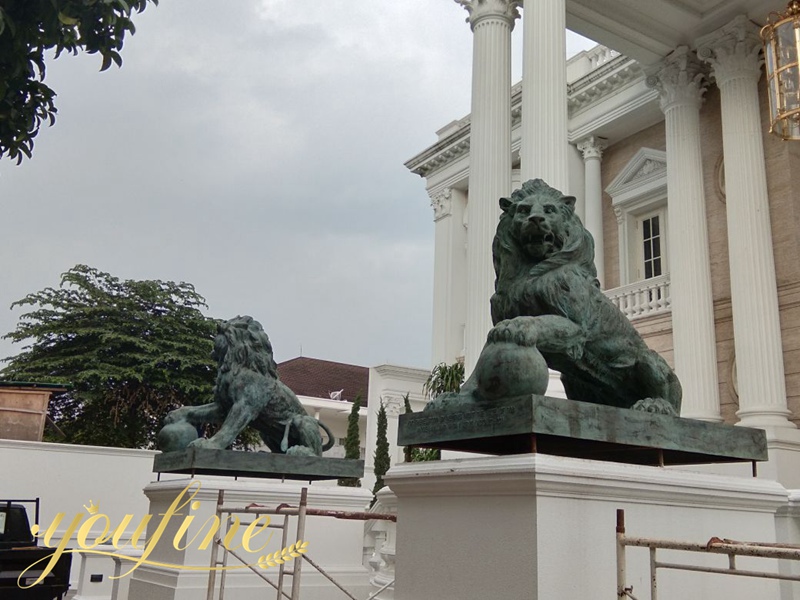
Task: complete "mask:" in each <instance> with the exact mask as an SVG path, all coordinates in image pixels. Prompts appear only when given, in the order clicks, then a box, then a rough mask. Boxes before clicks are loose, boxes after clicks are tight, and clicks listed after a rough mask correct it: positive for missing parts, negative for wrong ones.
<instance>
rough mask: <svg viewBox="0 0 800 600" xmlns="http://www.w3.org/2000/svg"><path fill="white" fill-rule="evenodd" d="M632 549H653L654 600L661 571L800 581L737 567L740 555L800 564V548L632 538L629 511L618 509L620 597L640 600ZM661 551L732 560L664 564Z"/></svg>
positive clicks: (651, 560) (651, 580) (750, 543)
mask: <svg viewBox="0 0 800 600" xmlns="http://www.w3.org/2000/svg"><path fill="white" fill-rule="evenodd" d="M628 546H633V547H639V548H648V549H649V550H650V600H658V581H657V573H658V569H674V570H680V571H695V572H701V573H716V574H720V575H739V576H742V577H761V578H765V579H780V580H784V581H800V575H790V574H783V573H776V572H774V571H758V570H754V569H740V568H738V566H737V564H736V558H737V557H739V556H747V557H759V558H773V559H781V560H798V561H800V546H796V545H793V544H778V543H772V542H768V543H764V542H739V541H735V540H729V539H721V538H718V537H712V538H711V539H709V540H708V542H706V543H705V544H701V543H693V542H682V541H675V540H663V539H655V538H641V537H630V536H627V535H626V534H625V511H624V510H622V509H618V510H617V598H630V599H631V600H638V599H637V598H636V596H634V595H633V586H632V585H629V584H628V583H627V564H626V553H625V549H626V548H627V547H628ZM658 550H682V551H684V552H698V553H704V554H724V555H727V557H728V566H727V567H707V566H703V565H696V564H693V565H690V564H684V563H675V562H664V561H660V560H658V555H657V551H658Z"/></svg>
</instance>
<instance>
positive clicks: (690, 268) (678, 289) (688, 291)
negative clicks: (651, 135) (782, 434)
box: [648, 46, 721, 421]
mask: <svg viewBox="0 0 800 600" xmlns="http://www.w3.org/2000/svg"><path fill="white" fill-rule="evenodd" d="M704 81H705V74H704V73H703V70H702V68H701V64H700V62H699V61H698V60H697V58H696V57H695V56H694V55H693V54H692V53H691V52H690V51H689V49H688V48H687V47H686V46H681V47H679V48H677V49H676V50H675V51H674V52H672V54H670V55H669V56H668V57H667V58H666V59H665V61H664V64H663V65H662V66H661V69H660V70H659V71H658V73H657V74H655V75H651V76H650V77H648V85H651V86H652V87H654V88H655V89H657V90H658V92H659V95H660V102H661V110H663V111H664V121H665V127H666V138H667V140H666V141H667V194H668V198H669V200H668V202H669V205H668V225H669V240H668V252H669V266H670V286H671V292H672V337H673V347H674V350H675V372H676V373H677V375H678V377H679V378H680V380H681V385H682V386H683V407H682V410H681V414H682V416H684V417H688V418H693V419H702V420H705V421H720V420H721V418H720V414H719V387H718V384H717V347H716V337H715V335H714V309H713V308H714V307H713V296H712V294H711V267H710V261H709V253H708V229H707V227H706V201H705V193H704V191H703V165H702V158H701V152H700V105H701V104H702V102H703V94H704V92H705V83H704Z"/></svg>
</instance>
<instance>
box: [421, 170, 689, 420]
mask: <svg viewBox="0 0 800 600" xmlns="http://www.w3.org/2000/svg"><path fill="white" fill-rule="evenodd" d="M500 208H501V209H502V211H503V212H502V215H501V217H500V222H499V223H498V226H497V233H496V235H495V238H494V242H493V246H492V253H493V258H494V268H495V274H496V279H495V293H494V295H493V296H492V299H491V311H492V322H493V323H494V328H493V329H492V330H491V331H490V332H489V334H488V336H487V341H486V345H485V346H484V348H483V350H482V351H481V354H480V356H479V358H478V361H477V364H476V366H475V370H474V371H473V373H472V375H471V376H470V378H469V379H468V380H467V381H466V382H465V384H464V385H463V386H462V389H461V392H460V393H458V394H449V395H444V396H440V397H439V398H437V399H436V400H434V402H433V403H432V405H431V408H434V409H435V408H436V407H437V406H447V405H452V404H460V403H474V402H487V401H494V400H498V399H501V398H509V397H515V396H522V395H526V394H543V393H544V392H545V390H546V389H547V381H548V372H547V367H548V366H549V367H550V368H551V369H555V370H557V371H560V372H561V374H562V375H561V380H562V382H563V384H564V389H565V391H566V393H567V397H568V398H570V399H572V400H580V401H584V402H594V403H597V404H604V405H608V406H615V407H620V408H633V409H638V410H646V411H650V412H658V413H663V414H670V415H676V416H677V415H678V414H679V413H680V407H681V386H680V383H679V381H678V378H677V377H676V376H675V373H673V371H672V370H671V369H670V367H669V366H668V365H667V363H666V362H665V361H664V359H662V358H661V357H660V356H659V355H658V354H657V353H656V352H654V351H653V350H650V349H649V348H648V347H647V345H646V344H645V343H644V341H643V340H642V338H641V337H640V336H639V334H638V333H637V332H636V330H635V329H634V328H633V326H632V325H631V324H630V322H629V321H628V319H627V318H626V317H625V316H624V315H623V314H622V313H621V312H620V311H619V310H618V309H617V308H616V307H615V306H614V305H613V304H612V303H611V301H610V300H609V299H608V298H606V296H605V295H604V294H603V292H602V291H601V290H600V286H599V283H598V282H597V270H596V269H595V266H594V241H593V240H592V236H591V235H590V234H589V232H587V231H586V229H585V228H584V227H583V224H582V223H581V221H580V219H579V218H578V217H577V216H576V215H575V198H574V197H572V196H565V195H563V194H562V193H561V192H559V191H558V190H556V189H553V188H551V187H550V186H548V185H547V184H546V183H545V182H544V181H542V180H541V179H536V180H532V181H528V182H526V183H525V184H523V185H522V187H521V188H520V189H518V190H516V191H515V192H514V193H513V194H512V195H511V197H510V198H502V199H501V200H500Z"/></svg>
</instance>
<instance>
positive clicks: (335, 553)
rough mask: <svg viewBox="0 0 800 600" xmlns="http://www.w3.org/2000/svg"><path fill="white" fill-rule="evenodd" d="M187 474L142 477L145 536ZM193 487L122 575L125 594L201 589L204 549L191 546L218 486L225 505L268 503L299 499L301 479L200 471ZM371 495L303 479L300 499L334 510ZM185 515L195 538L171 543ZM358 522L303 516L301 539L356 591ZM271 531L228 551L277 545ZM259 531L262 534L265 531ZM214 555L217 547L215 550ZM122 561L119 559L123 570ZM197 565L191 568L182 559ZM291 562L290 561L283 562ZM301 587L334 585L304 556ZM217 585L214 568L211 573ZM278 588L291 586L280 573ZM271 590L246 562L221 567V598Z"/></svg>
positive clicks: (312, 595)
mask: <svg viewBox="0 0 800 600" xmlns="http://www.w3.org/2000/svg"><path fill="white" fill-rule="evenodd" d="M191 481H198V479H194V480H193V479H188V478H187V479H176V480H170V481H160V482H155V483H151V484H150V485H148V486H147V487H146V488H145V490H144V492H145V494H146V495H147V497H148V498H149V500H150V510H149V513H150V514H151V515H153V518H152V520H151V521H150V523H149V524H148V531H147V537H148V540H151V539H152V538H153V535H154V533H155V531H156V529H157V527H158V526H159V523H160V521H161V515H163V514H164V513H165V512H166V511H167V509H168V507H169V506H170V505H171V504H172V502H173V501H174V500H175V498H176V496H177V495H178V494H180V493H181V491H182V490H183V489H184V488H185V487H186V485H187V484H188V483H190V482H191ZM199 481H200V482H201V487H200V490H199V492H198V493H197V494H196V495H195V497H194V501H199V505H196V507H193V508H191V510H187V509H188V506H187V508H184V510H182V511H181V512H182V515H181V516H179V517H173V518H171V519H170V520H169V522H168V524H167V527H166V529H165V530H164V532H163V534H162V535H161V538H160V541H159V543H157V544H156V545H155V546H154V550H153V552H152V553H151V554H150V555H149V557H148V561H149V562H150V563H161V564H143V565H141V566H140V567H138V568H137V569H136V571H135V572H134V573H133V574H132V575H130V577H131V582H130V591H129V595H128V599H129V600H196V599H197V598H205V597H206V589H207V586H208V569H207V567H208V565H209V562H210V556H211V554H210V553H211V549H210V547H209V548H207V549H205V550H200V549H199V548H198V546H199V545H200V542H201V541H202V539H203V537H204V536H205V532H206V531H208V526H204V524H205V523H206V520H207V519H209V518H210V517H212V516H213V515H214V512H215V510H216V502H217V496H218V493H219V490H225V499H224V504H225V505H226V506H231V505H235V506H246V505H248V504H250V503H256V504H260V505H263V506H266V507H271V508H274V507H276V506H277V505H279V504H283V503H285V504H289V505H291V506H297V505H298V503H299V501H300V492H301V489H302V488H303V487H308V484H305V486H304V484H300V483H295V482H273V481H231V480H229V479H212V478H200V479H199ZM371 498H372V494H370V493H369V492H368V491H367V490H363V489H360V488H341V487H334V486H316V485H313V486H310V487H308V506H309V507H310V508H319V509H327V510H339V511H363V510H365V508H366V506H367V505H368V504H369V502H370V500H371ZM186 515H191V516H194V517H195V518H194V520H193V522H192V524H191V525H190V526H189V528H188V536H187V537H185V538H183V544H179V546H182V545H185V544H186V539H190V540H191V539H192V538H193V537H194V536H195V535H196V534H197V533H198V532H200V531H202V532H203V533H201V534H200V535H198V536H197V539H196V540H195V541H194V542H193V543H190V544H189V547H188V548H186V549H185V550H177V549H176V548H175V547H174V546H173V538H174V536H175V533H176V532H177V531H178V529H179V527H180V526H181V523H182V522H183V520H184V517H185V516H186ZM238 516H239V517H240V519H241V522H242V527H241V528H240V530H239V534H238V536H236V538H235V540H234V545H240V544H241V541H242V539H241V538H242V532H243V531H244V529H245V524H246V523H249V522H251V521H252V520H253V517H252V516H250V515H244V514H240V515H238ZM282 521H283V517H280V516H272V523H274V524H278V523H282ZM363 529H364V524H363V522H362V521H344V520H338V519H335V518H331V517H319V516H309V517H307V519H306V528H305V536H304V540H305V541H308V542H309V546H308V554H307V556H308V557H310V558H311V559H312V560H314V562H316V563H317V564H319V565H320V566H322V567H323V568H324V569H325V570H326V571H327V572H328V573H330V574H331V575H332V576H333V577H334V578H335V579H336V580H337V581H338V582H339V583H341V584H342V585H343V586H344V587H345V588H347V589H348V590H350V591H351V592H352V593H354V594H355V595H357V596H364V597H366V596H367V592H368V591H369V590H370V583H369V574H368V570H367V569H366V568H365V567H364V566H363V564H362V560H363V548H362V542H363ZM270 531H274V535H273V537H272V538H271V540H270V541H269V543H268V544H267V545H266V547H265V548H263V549H262V550H260V551H258V552H255V553H247V552H246V551H245V550H244V549H242V548H239V549H238V550H236V552H237V553H238V554H240V555H242V556H244V557H245V558H247V559H248V562H251V563H257V560H258V558H259V556H262V555H264V554H269V553H272V552H276V551H280V550H281V548H282V547H283V546H282V544H281V531H280V530H270ZM265 535H266V534H265ZM264 540H266V538H265V537H264V536H259V537H258V538H256V539H254V541H253V543H252V544H251V548H253V549H255V548H256V547H258V546H260V545H262V544H263V543H264ZM295 541H297V540H296V519H294V518H292V519H290V524H289V534H288V536H287V544H293V543H294V542H295ZM219 559H220V560H221V559H222V552H220V554H219ZM228 564H229V565H235V564H239V563H238V561H236V559H235V558H233V557H230V558H229V559H228ZM174 565H181V566H183V567H184V568H177V567H176V566H174ZM129 566H130V565H125V564H123V572H124V571H125V569H126V568H127V567H129ZM187 566H191V567H197V568H196V569H195V570H190V569H186V568H185V567H187ZM289 568H292V564H291V563H290V564H289ZM261 572H262V573H263V574H264V575H266V576H267V577H269V578H270V579H272V580H273V581H274V580H276V579H277V575H278V570H277V568H269V569H266V570H263V571H261ZM301 581H302V584H301V593H302V598H303V600H324V599H327V598H331V597H333V596H334V595H335V594H337V593H339V594H340V593H341V592H339V591H338V590H336V588H335V587H333V585H332V584H331V583H330V582H328V581H327V580H326V579H324V578H323V577H322V576H321V575H319V574H318V573H317V572H316V571H315V569H314V568H313V567H312V566H311V565H309V564H308V563H305V564H304V565H303V567H302V579H301ZM217 585H219V576H218V577H217ZM284 591H285V592H286V593H289V592H290V591H291V577H288V576H287V577H286V583H285V585H284ZM275 594H276V592H275V590H274V589H273V588H271V587H269V586H268V584H266V583H265V582H263V581H262V580H261V579H259V578H258V577H257V576H256V575H255V574H253V573H252V572H250V571H249V570H247V569H244V570H237V571H230V572H228V573H227V575H226V583H225V598H226V600H245V599H248V598H255V597H264V598H273V597H275Z"/></svg>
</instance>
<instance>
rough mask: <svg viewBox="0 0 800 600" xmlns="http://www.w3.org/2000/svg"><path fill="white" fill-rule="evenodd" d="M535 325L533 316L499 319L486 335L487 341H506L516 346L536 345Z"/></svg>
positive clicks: (496, 342)
mask: <svg viewBox="0 0 800 600" xmlns="http://www.w3.org/2000/svg"><path fill="white" fill-rule="evenodd" d="M537 338H538V336H537V334H536V326H535V325H534V318H533V317H516V318H514V319H507V320H505V321H500V322H499V323H498V324H497V325H495V326H494V327H493V328H492V330H491V331H489V334H488V335H487V336H486V341H487V343H490V344H498V343H502V342H508V343H511V344H516V345H518V346H536V342H537Z"/></svg>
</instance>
